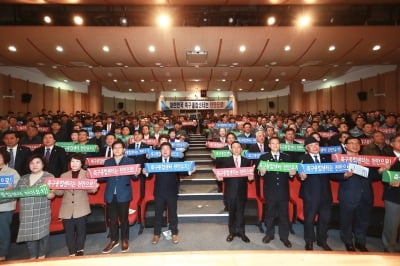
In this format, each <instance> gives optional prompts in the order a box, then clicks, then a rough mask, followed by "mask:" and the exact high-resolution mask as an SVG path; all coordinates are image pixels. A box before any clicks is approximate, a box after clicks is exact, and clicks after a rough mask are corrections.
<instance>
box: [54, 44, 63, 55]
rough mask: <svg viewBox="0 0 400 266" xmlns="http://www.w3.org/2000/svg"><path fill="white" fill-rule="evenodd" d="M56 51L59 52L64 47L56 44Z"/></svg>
mask: <svg viewBox="0 0 400 266" xmlns="http://www.w3.org/2000/svg"><path fill="white" fill-rule="evenodd" d="M56 51H57V52H60V53H61V52H63V51H64V48H63V47H62V46H61V45H57V46H56Z"/></svg>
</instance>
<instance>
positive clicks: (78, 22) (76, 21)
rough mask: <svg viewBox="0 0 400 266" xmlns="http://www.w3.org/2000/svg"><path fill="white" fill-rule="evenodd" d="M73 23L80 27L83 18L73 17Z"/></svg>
mask: <svg viewBox="0 0 400 266" xmlns="http://www.w3.org/2000/svg"><path fill="white" fill-rule="evenodd" d="M74 23H75V25H82V24H83V18H82V17H81V16H74Z"/></svg>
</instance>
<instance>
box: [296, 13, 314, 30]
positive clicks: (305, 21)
mask: <svg viewBox="0 0 400 266" xmlns="http://www.w3.org/2000/svg"><path fill="white" fill-rule="evenodd" d="M310 24H311V17H310V16H309V15H302V16H300V17H299V18H298V20H297V26H299V27H306V26H310Z"/></svg>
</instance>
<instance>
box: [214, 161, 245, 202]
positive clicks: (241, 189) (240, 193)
mask: <svg viewBox="0 0 400 266" xmlns="http://www.w3.org/2000/svg"><path fill="white" fill-rule="evenodd" d="M240 159H241V161H240V167H248V166H250V165H251V161H250V160H249V159H247V158H245V157H243V156H241V157H240ZM217 168H235V162H234V160H233V156H231V157H226V158H223V159H222V160H221V163H220V164H219V165H218V167H217ZM247 181H248V177H247V176H243V177H233V178H224V184H225V195H226V197H227V199H234V198H236V197H239V198H240V199H244V200H245V199H247Z"/></svg>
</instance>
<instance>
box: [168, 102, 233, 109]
mask: <svg viewBox="0 0 400 266" xmlns="http://www.w3.org/2000/svg"><path fill="white" fill-rule="evenodd" d="M171 109H178V110H193V109H197V110H199V109H201V110H206V109H226V110H232V109H233V101H232V100H229V101H161V110H171Z"/></svg>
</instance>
